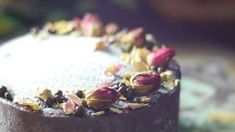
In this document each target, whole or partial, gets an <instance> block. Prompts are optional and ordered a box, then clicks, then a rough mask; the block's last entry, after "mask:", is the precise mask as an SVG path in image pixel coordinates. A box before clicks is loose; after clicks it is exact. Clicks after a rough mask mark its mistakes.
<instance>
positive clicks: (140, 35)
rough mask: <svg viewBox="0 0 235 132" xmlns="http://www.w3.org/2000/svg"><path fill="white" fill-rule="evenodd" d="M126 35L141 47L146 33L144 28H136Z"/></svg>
mask: <svg viewBox="0 0 235 132" xmlns="http://www.w3.org/2000/svg"><path fill="white" fill-rule="evenodd" d="M126 37H127V38H128V39H129V40H130V41H132V43H133V44H135V45H136V46H137V47H141V46H142V45H143V44H144V42H145V33H144V30H143V28H135V29H132V30H130V31H129V32H128V33H127V36H126Z"/></svg>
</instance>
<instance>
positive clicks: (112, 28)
mask: <svg viewBox="0 0 235 132" xmlns="http://www.w3.org/2000/svg"><path fill="white" fill-rule="evenodd" d="M118 29H119V27H118V25H117V24H116V23H113V22H112V23H109V24H107V25H106V26H105V32H106V33H107V34H114V33H116V32H117V31H118Z"/></svg>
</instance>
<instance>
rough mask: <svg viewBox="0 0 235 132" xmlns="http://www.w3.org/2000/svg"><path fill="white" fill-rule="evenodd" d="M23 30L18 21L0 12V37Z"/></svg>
mask: <svg viewBox="0 0 235 132" xmlns="http://www.w3.org/2000/svg"><path fill="white" fill-rule="evenodd" d="M23 29H24V25H23V24H22V22H21V21H20V20H18V19H17V18H15V17H13V16H11V15H8V14H7V13H5V12H3V11H2V12H1V11H0V36H7V35H10V34H11V33H14V32H18V31H20V30H23Z"/></svg>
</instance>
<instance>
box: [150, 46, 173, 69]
mask: <svg viewBox="0 0 235 132" xmlns="http://www.w3.org/2000/svg"><path fill="white" fill-rule="evenodd" d="M174 56H175V50H174V49H171V48H161V49H159V50H156V51H154V52H152V53H150V54H149V55H148V57H147V63H148V64H149V65H150V66H155V67H159V66H164V65H166V64H167V63H168V62H169V61H170V60H171V59H172V58H173V57H174Z"/></svg>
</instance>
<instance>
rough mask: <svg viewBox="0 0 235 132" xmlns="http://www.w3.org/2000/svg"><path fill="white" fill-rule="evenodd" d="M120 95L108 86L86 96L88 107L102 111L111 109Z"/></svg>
mask: <svg viewBox="0 0 235 132" xmlns="http://www.w3.org/2000/svg"><path fill="white" fill-rule="evenodd" d="M119 96H120V95H119V93H118V92H117V91H115V90H114V89H111V88H109V86H108V85H103V86H100V87H98V88H97V89H96V90H95V91H93V92H91V93H90V94H89V95H87V96H86V98H85V100H86V102H87V105H88V106H89V107H91V108H94V109H97V110H101V109H106V108H108V107H110V106H111V105H112V104H113V103H115V102H116V101H117V100H118V99H119Z"/></svg>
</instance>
